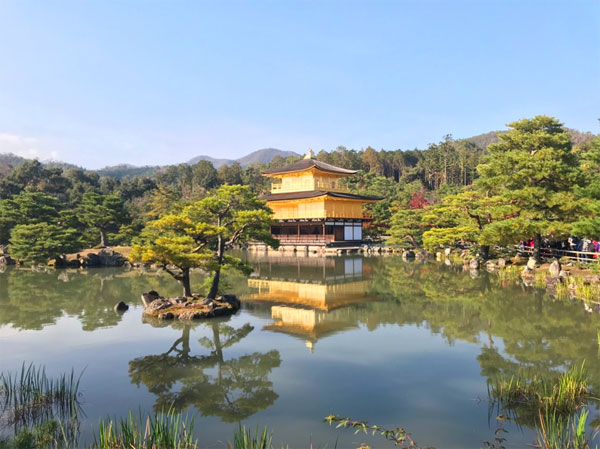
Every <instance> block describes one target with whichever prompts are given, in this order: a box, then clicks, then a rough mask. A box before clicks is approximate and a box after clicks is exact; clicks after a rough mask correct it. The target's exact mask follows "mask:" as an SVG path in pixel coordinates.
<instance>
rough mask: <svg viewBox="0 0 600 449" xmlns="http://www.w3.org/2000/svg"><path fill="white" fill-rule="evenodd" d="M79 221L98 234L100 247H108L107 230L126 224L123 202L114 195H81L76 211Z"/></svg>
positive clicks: (91, 193)
mask: <svg viewBox="0 0 600 449" xmlns="http://www.w3.org/2000/svg"><path fill="white" fill-rule="evenodd" d="M78 218H79V220H80V221H81V222H82V223H84V224H85V225H87V226H88V227H90V228H92V229H95V230H96V231H97V232H99V233H100V246H106V245H108V239H107V237H106V234H107V232H108V231H109V230H111V229H114V228H118V227H119V225H121V224H125V223H127V218H128V217H127V212H126V210H125V207H124V204H123V201H122V200H121V198H119V197H118V196H116V195H100V194H98V193H93V192H88V193H85V194H84V195H83V198H82V200H81V204H80V206H79V210H78Z"/></svg>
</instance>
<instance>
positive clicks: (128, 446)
mask: <svg viewBox="0 0 600 449" xmlns="http://www.w3.org/2000/svg"><path fill="white" fill-rule="evenodd" d="M197 447H198V443H197V441H196V440H194V420H193V419H192V418H190V417H189V415H187V414H186V415H183V414H182V413H181V412H176V411H174V410H173V409H169V410H167V411H166V412H162V413H155V414H153V415H145V414H143V413H142V412H141V410H140V412H139V413H138V414H137V415H134V414H133V413H132V412H131V411H130V412H129V413H128V415H127V418H125V419H122V418H121V419H119V420H118V421H117V420H116V419H114V420H113V419H105V420H101V421H100V422H99V424H98V433H97V435H96V436H95V437H94V445H93V446H92V448H94V449H196V448H197Z"/></svg>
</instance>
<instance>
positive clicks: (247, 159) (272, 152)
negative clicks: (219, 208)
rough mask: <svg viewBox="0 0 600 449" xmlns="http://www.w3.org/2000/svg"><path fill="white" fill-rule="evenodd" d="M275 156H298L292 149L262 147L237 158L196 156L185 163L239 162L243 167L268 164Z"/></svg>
mask: <svg viewBox="0 0 600 449" xmlns="http://www.w3.org/2000/svg"><path fill="white" fill-rule="evenodd" d="M275 156H281V157H282V158H284V159H285V158H286V157H289V156H296V157H298V156H300V155H299V154H298V153H294V152H293V151H282V150H278V149H276V148H263V149H262V150H257V151H254V152H252V153H250V154H248V155H246V156H244V157H241V158H239V159H214V158H212V157H210V156H196V157H195V158H193V159H190V160H189V161H188V162H187V163H188V164H190V165H194V164H196V163H198V162H200V161H209V162H211V163H212V164H213V166H214V167H215V168H219V167H222V166H223V165H231V164H233V163H234V162H237V163H238V164H240V165H241V166H242V167H243V168H245V167H247V166H248V165H251V164H257V163H260V164H268V163H269V162H271V160H273V158H274V157H275Z"/></svg>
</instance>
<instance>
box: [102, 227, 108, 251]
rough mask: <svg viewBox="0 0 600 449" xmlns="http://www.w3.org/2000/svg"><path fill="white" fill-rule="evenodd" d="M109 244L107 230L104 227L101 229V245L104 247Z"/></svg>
mask: <svg viewBox="0 0 600 449" xmlns="http://www.w3.org/2000/svg"><path fill="white" fill-rule="evenodd" d="M107 244H108V239H107V238H106V232H104V229H100V246H101V247H102V248H104V247H105V246H106V245H107Z"/></svg>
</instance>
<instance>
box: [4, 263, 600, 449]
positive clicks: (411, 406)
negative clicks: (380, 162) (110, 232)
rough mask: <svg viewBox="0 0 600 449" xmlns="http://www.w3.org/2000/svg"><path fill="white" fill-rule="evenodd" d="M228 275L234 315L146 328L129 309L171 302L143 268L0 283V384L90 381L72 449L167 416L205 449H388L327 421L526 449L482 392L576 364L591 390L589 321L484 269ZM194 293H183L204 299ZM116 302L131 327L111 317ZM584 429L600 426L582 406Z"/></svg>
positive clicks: (160, 280) (307, 269) (599, 382)
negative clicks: (41, 370) (264, 446)
mask: <svg viewBox="0 0 600 449" xmlns="http://www.w3.org/2000/svg"><path fill="white" fill-rule="evenodd" d="M243 257H244V258H245V259H246V260H247V262H248V263H249V264H251V265H252V266H253V267H254V270H255V272H254V274H253V275H252V276H251V277H250V278H246V277H243V276H241V275H236V274H233V273H229V274H228V275H227V276H226V282H225V285H226V288H227V291H228V292H233V293H236V294H237V295H239V296H240V297H241V298H242V300H243V304H242V310H240V311H239V312H238V313H237V314H236V315H235V316H233V317H231V318H229V319H226V320H219V321H215V320H213V321H205V322H198V323H193V324H181V323H177V322H175V323H162V324H161V323H157V322H151V321H147V320H145V319H144V318H143V317H142V304H141V300H140V294H141V292H143V291H148V290H151V289H153V290H157V291H158V292H159V293H161V294H162V295H164V296H167V295H172V296H175V295H178V294H180V288H179V285H178V284H177V283H176V282H175V281H174V280H173V279H172V278H170V277H169V276H168V275H166V274H161V273H156V272H151V271H148V272H142V271H139V270H136V269H133V270H129V271H126V270H123V269H108V268H105V269H95V270H91V269H90V270H85V271H79V270H72V271H70V270H57V271H53V270H50V271H47V272H32V271H27V270H18V269H9V270H7V271H5V272H3V273H0V369H1V370H2V371H17V370H20V369H21V366H22V364H23V362H25V363H29V362H33V363H35V364H36V365H45V366H46V371H47V373H48V374H50V375H58V374H60V373H64V372H68V371H70V370H71V369H72V368H73V369H74V370H75V372H81V371H84V370H85V371H84V373H83V376H82V378H81V386H80V391H81V392H82V410H83V414H82V416H80V422H81V424H80V431H81V440H82V441H84V442H85V441H86V440H89V439H90V438H93V436H92V435H93V429H94V428H95V427H96V425H97V423H98V420H99V419H100V418H105V417H120V416H125V415H126V414H127V412H128V410H134V411H136V412H137V411H138V410H140V409H141V410H142V411H152V410H161V409H164V408H168V407H169V406H173V407H175V408H176V409H183V410H189V411H190V413H192V414H193V415H194V419H195V431H196V433H197V437H198V439H199V443H200V447H206V448H223V447H225V443H226V442H227V441H231V440H232V436H233V430H234V429H235V428H236V427H237V423H238V422H240V421H242V422H243V423H245V424H249V425H251V426H254V425H259V426H262V425H268V426H269V428H270V429H271V430H272V431H273V432H274V443H276V444H275V447H279V446H280V445H281V444H287V445H289V447H292V448H307V447H309V445H310V441H312V442H313V445H314V447H325V446H327V447H334V446H335V445H336V440H337V447H338V448H342V449H344V448H356V447H358V446H359V445H360V443H367V444H372V445H373V446H374V447H378V448H382V447H392V445H391V444H390V443H388V442H386V441H384V440H383V439H381V437H369V436H366V435H364V434H360V435H354V433H353V432H352V431H350V430H345V431H344V430H341V429H338V430H336V429H335V428H334V426H329V425H327V424H323V422H322V420H323V418H324V417H325V416H327V415H329V414H337V415H341V416H350V417H352V418H356V419H361V420H367V421H369V422H370V423H372V424H379V425H382V426H386V427H389V428H394V427H396V426H401V427H403V428H405V429H407V430H408V431H409V432H410V433H411V435H412V437H413V438H414V439H415V440H416V441H417V443H419V444H420V445H422V446H434V447H437V448H480V447H482V445H483V442H484V441H492V440H493V437H494V431H495V430H496V428H497V421H496V416H497V415H498V414H500V413H507V414H509V415H510V414H511V413H512V416H513V418H514V419H513V420H511V421H508V422H506V424H505V427H506V429H507V430H508V434H506V435H505V436H506V438H507V439H508V442H507V443H505V444H506V446H507V447H526V446H527V445H529V444H531V443H533V442H534V441H535V431H534V419H533V417H532V416H528V415H527V413H524V414H519V413H517V412H515V411H514V410H513V411H511V410H503V409H502V408H498V405H497V404H494V403H493V401H490V399H489V397H488V382H492V381H493V379H494V378H496V377H498V376H510V375H512V374H515V373H517V372H518V371H519V370H522V371H523V370H526V371H527V372H528V373H531V375H532V376H533V375H537V376H552V375H553V374H554V373H555V372H557V371H564V370H565V369H567V368H568V367H571V366H578V365H581V363H582V362H583V361H584V360H585V368H586V371H587V372H588V374H589V376H590V388H591V389H592V391H593V392H598V391H600V351H599V342H598V339H599V337H598V330H599V329H600V313H598V312H591V313H590V312H589V311H586V309H585V307H584V305H583V304H582V303H581V302H571V301H563V300H555V299H553V298H552V297H550V296H547V295H546V294H545V292H544V291H543V290H537V289H531V288H530V289H527V288H524V287H522V286H520V285H519V284H518V283H516V282H509V281H505V282H504V284H503V283H502V282H500V281H499V280H498V277H497V276H496V275H495V274H489V273H486V272H484V271H481V272H479V273H477V274H476V275H475V274H470V273H469V272H463V271H462V267H452V266H448V265H444V264H437V263H431V262H430V263H420V262H404V261H402V260H401V259H400V258H399V257H362V256H347V257H318V258H317V257H296V256H279V255H275V256H267V255H266V254H261V255H257V254H253V253H243ZM203 282H204V279H203V278H202V275H201V274H196V275H195V276H194V278H193V287H194V289H195V290H198V289H200V288H201V287H202V284H203ZM119 301H125V302H126V303H128V304H129V305H130V309H129V311H128V312H126V313H124V314H118V313H116V312H114V311H113V306H114V305H115V304H116V303H117V302H119ZM588 421H589V424H590V426H594V425H597V424H598V422H599V419H598V412H597V411H596V410H595V409H594V408H592V410H591V414H590V419H589V420H588Z"/></svg>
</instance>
